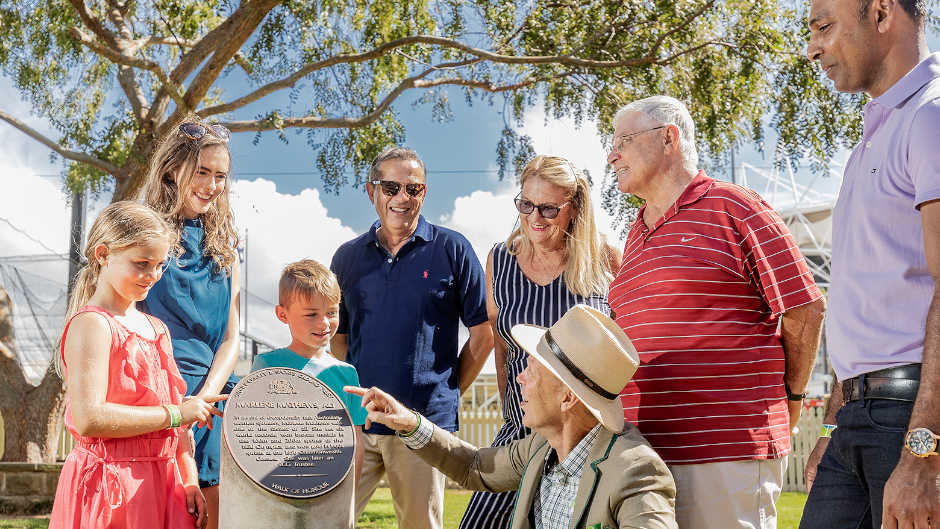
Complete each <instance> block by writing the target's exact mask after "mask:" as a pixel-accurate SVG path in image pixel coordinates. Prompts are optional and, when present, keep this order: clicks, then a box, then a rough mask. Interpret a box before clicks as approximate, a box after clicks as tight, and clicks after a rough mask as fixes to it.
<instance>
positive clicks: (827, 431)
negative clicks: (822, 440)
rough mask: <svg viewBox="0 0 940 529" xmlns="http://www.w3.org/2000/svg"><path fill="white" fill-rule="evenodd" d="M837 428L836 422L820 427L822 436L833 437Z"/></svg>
mask: <svg viewBox="0 0 940 529" xmlns="http://www.w3.org/2000/svg"><path fill="white" fill-rule="evenodd" d="M835 429H836V425H835V424H824V425H822V428H820V429H819V436H820V437H832V431H833V430H835Z"/></svg>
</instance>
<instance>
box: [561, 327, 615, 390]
mask: <svg viewBox="0 0 940 529" xmlns="http://www.w3.org/2000/svg"><path fill="white" fill-rule="evenodd" d="M543 338H544V339H545V343H546V344H547V345H548V348H549V350H550V351H551V352H552V353H553V354H554V355H555V358H557V359H558V361H560V362H561V363H562V365H564V366H565V367H566V368H568V371H570V372H571V375H572V376H574V378H576V379H578V380H580V381H581V382H582V383H583V384H584V385H585V386H587V387H589V388H591V389H592V390H594V392H595V393H597V394H598V395H600V396H602V397H604V398H605V399H607V400H614V399H616V398H617V397H618V396H619V395H618V394H617V393H611V392H610V391H607V390H606V389H604V388H603V387H601V385H600V384H598V383H597V382H594V381H593V380H591V378H590V377H589V376H587V375H585V374H584V372H583V371H581V370H580V369H578V366H576V365H574V362H572V361H571V360H570V359H569V358H568V355H566V354H565V352H564V351H562V349H561V346H559V345H558V342H556V341H555V339H554V338H552V333H551V331H545V335H544V336H543Z"/></svg>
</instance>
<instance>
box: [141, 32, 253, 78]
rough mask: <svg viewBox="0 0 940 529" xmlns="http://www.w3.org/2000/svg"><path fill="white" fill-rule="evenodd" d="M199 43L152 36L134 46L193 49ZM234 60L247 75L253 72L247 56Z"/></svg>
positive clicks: (238, 53)
mask: <svg viewBox="0 0 940 529" xmlns="http://www.w3.org/2000/svg"><path fill="white" fill-rule="evenodd" d="M198 42H199V41H195V40H187V39H178V38H176V37H175V36H174V37H163V36H156V35H151V36H149V37H144V38H140V39H137V40H135V41H134V45H135V46H137V47H138V48H145V47H147V46H161V45H163V46H167V45H169V46H178V47H180V48H192V47H193V46H195V45H196V44H197V43H198ZM232 60H233V61H234V62H235V64H237V65H239V66H241V68H242V70H244V71H245V73H247V74H250V73H251V71H252V70H253V69H254V67H252V65H251V63H250V62H248V59H247V58H246V57H245V55H244V54H243V53H242V52H240V51H239V52H237V53H236V54H235V57H233V59H232Z"/></svg>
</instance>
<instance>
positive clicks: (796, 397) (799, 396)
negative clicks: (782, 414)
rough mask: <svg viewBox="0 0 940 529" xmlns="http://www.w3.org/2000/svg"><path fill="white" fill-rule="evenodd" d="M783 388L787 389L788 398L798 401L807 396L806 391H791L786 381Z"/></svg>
mask: <svg viewBox="0 0 940 529" xmlns="http://www.w3.org/2000/svg"><path fill="white" fill-rule="evenodd" d="M783 389H785V390H786V391H787V400H791V401H798V400H803V399H805V398H806V392H805V391H804V392H803V393H793V392H792V391H790V385H789V384H787V383H786V382H784V383H783Z"/></svg>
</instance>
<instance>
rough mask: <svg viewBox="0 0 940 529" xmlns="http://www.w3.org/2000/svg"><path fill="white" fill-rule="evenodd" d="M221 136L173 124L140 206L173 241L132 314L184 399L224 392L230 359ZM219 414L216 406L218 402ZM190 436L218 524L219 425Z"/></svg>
mask: <svg viewBox="0 0 940 529" xmlns="http://www.w3.org/2000/svg"><path fill="white" fill-rule="evenodd" d="M228 138H229V132H228V130H227V129H225V128H224V127H222V126H221V125H217V124H216V125H213V124H208V123H203V122H200V121H199V120H198V118H196V117H195V116H191V117H189V118H187V120H186V121H184V122H183V123H181V124H179V125H178V126H177V127H176V128H175V129H174V130H173V133H172V134H171V135H170V136H169V137H168V138H167V139H166V140H165V141H164V143H163V144H162V145H161V146H160V147H159V148H158V149H157V151H156V153H155V154H154V158H153V161H152V163H151V165H150V175H149V177H148V181H147V187H146V190H145V202H146V203H147V204H148V205H150V207H152V208H153V209H154V210H156V211H157V212H158V213H160V215H162V216H163V218H164V219H165V220H166V221H167V222H168V223H169V224H170V226H171V227H172V228H173V230H174V231H175V232H176V233H177V234H178V235H179V237H180V240H179V248H178V249H177V250H178V251H177V253H176V257H172V258H171V259H170V263H169V265H168V266H167V269H166V271H165V272H164V274H163V278H162V279H161V280H160V281H158V282H157V284H156V285H154V286H153V288H152V289H151V290H150V293H149V294H148V295H147V299H146V300H144V302H143V303H141V305H140V309H141V310H143V311H144V312H147V313H148V314H152V315H154V316H156V317H157V318H159V319H161V320H163V321H164V322H165V323H166V324H167V326H168V327H169V328H170V335H171V336H172V337H173V356H174V358H175V359H176V365H177V367H179V370H180V373H181V374H182V375H183V380H184V381H185V382H186V394H187V395H215V394H218V393H229V392H231V390H232V388H233V387H234V386H235V383H236V382H237V381H238V379H237V378H236V377H234V376H233V375H232V372H233V371H234V370H235V362H236V360H237V359H238V290H239V289H238V285H239V284H240V283H239V268H238V259H237V253H236V251H235V248H236V244H237V242H238V238H237V236H236V233H235V227H234V224H233V222H232V211H231V208H230V207H229V200H228V187H229V186H228V175H229V169H230V165H231V156H230V154H229V149H228ZM219 407H220V408H223V406H222V405H221V403H220V406H219ZM215 422H216V425H215V428H212V429H211V430H210V429H206V428H199V429H196V430H194V432H193V434H194V438H195V443H196V449H195V458H196V465H197V467H198V468H199V486H200V487H202V491H203V494H204V495H205V498H206V505H207V508H208V515H209V519H208V523H207V527H209V528H210V529H215V528H216V527H217V526H218V506H219V493H218V484H219V460H220V456H219V453H220V449H221V435H222V434H221V432H222V425H221V420H216V421H215Z"/></svg>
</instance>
